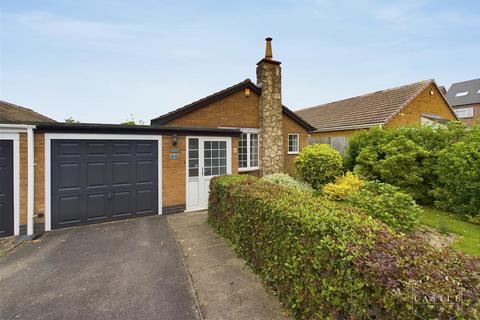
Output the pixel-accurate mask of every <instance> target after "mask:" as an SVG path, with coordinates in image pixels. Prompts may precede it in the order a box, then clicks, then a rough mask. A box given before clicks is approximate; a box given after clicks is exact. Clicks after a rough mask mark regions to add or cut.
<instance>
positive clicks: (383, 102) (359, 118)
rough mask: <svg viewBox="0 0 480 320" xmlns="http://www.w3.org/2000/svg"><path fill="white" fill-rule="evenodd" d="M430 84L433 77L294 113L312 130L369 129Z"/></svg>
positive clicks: (390, 117)
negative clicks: (312, 127)
mask: <svg viewBox="0 0 480 320" xmlns="http://www.w3.org/2000/svg"><path fill="white" fill-rule="evenodd" d="M432 83H433V84H435V81H434V80H432V79H431V80H425V81H420V82H416V83H412V84H408V85H404V86H400V87H396V88H391V89H386V90H382V91H377V92H373V93H368V94H365V95H361V96H358V97H353V98H349V99H344V100H339V101H335V102H331V103H326V104H322V105H319V106H315V107H311V108H306V109H301V110H298V111H296V114H298V115H299V116H300V117H302V118H303V119H305V120H306V121H308V122H309V123H310V124H311V125H312V126H314V127H315V128H316V130H315V131H335V130H348V129H361V128H370V127H373V126H377V125H382V124H385V123H387V122H388V121H389V120H390V119H392V118H393V117H394V116H395V115H397V114H398V113H399V112H400V111H401V110H403V108H405V107H406V106H407V105H408V104H409V103H410V102H411V101H412V100H413V99H415V97H417V96H418V95H419V94H420V93H421V92H423V91H424V90H425V89H426V88H427V87H428V86H429V85H430V84H432ZM435 85H436V84H435Z"/></svg>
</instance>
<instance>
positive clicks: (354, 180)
mask: <svg viewBox="0 0 480 320" xmlns="http://www.w3.org/2000/svg"><path fill="white" fill-rule="evenodd" d="M362 186H363V181H362V180H360V178H359V177H358V176H356V175H354V174H353V173H351V172H350V171H348V172H347V173H345V175H343V176H340V177H337V178H336V179H335V183H333V182H330V183H327V184H326V185H325V186H324V187H323V194H324V195H325V197H326V198H327V199H330V200H347V199H349V198H350V197H351V196H352V195H353V194H355V193H357V192H358V191H359V190H360V188H361V187H362Z"/></svg>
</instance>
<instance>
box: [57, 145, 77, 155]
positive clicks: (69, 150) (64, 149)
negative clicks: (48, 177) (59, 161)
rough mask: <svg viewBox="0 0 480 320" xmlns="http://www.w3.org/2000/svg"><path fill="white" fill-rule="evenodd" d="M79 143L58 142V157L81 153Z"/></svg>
mask: <svg viewBox="0 0 480 320" xmlns="http://www.w3.org/2000/svg"><path fill="white" fill-rule="evenodd" d="M81 151H82V150H81V148H80V143H78V142H64V143H59V144H58V151H57V154H58V157H60V158H70V157H79V156H80V154H81Z"/></svg>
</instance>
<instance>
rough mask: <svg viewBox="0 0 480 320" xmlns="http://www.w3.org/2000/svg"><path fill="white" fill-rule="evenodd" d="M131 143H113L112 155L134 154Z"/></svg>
mask: <svg viewBox="0 0 480 320" xmlns="http://www.w3.org/2000/svg"><path fill="white" fill-rule="evenodd" d="M131 149H132V146H131V143H130V142H128V141H127V142H113V148H112V154H113V155H114V156H129V155H131V153H132V150H131Z"/></svg>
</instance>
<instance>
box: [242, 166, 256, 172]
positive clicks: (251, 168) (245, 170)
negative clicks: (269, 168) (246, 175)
mask: <svg viewBox="0 0 480 320" xmlns="http://www.w3.org/2000/svg"><path fill="white" fill-rule="evenodd" d="M257 170H260V167H250V168H238V172H250V171H257Z"/></svg>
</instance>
